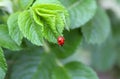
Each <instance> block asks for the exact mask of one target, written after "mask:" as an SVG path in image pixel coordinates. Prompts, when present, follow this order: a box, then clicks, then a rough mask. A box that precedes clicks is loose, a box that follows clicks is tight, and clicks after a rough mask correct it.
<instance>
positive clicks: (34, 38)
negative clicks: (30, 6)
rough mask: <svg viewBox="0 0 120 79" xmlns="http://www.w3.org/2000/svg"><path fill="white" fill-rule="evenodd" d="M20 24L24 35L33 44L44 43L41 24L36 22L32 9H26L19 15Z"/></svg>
mask: <svg viewBox="0 0 120 79" xmlns="http://www.w3.org/2000/svg"><path fill="white" fill-rule="evenodd" d="M23 17H24V18H23ZM18 24H19V28H20V31H21V32H22V34H23V35H24V37H26V38H27V39H28V40H30V41H31V42H32V43H33V44H36V45H42V42H43V37H42V32H41V26H39V25H37V24H36V23H35V22H34V20H33V18H32V14H31V13H30V11H27V10H26V11H24V12H22V13H21V14H20V15H19V17H18Z"/></svg>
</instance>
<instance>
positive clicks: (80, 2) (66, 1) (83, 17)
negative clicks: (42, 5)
mask: <svg viewBox="0 0 120 79" xmlns="http://www.w3.org/2000/svg"><path fill="white" fill-rule="evenodd" d="M60 1H61V3H62V4H63V5H64V6H66V8H67V9H68V11H69V14H70V20H71V25H70V28H71V29H74V28H78V27H80V26H81V25H84V24H85V23H87V22H88V21H89V20H90V19H92V17H93V16H94V14H95V12H96V7H97V6H96V0H60Z"/></svg>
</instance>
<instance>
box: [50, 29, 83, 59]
mask: <svg viewBox="0 0 120 79" xmlns="http://www.w3.org/2000/svg"><path fill="white" fill-rule="evenodd" d="M71 36H72V38H71ZM64 37H65V44H64V45H63V46H62V47H61V46H58V45H51V49H52V51H53V52H54V53H55V54H56V55H57V57H59V58H66V57H68V56H70V55H72V54H73V53H74V52H75V50H76V49H77V47H78V46H79V45H80V42H81V38H82V37H81V35H80V30H79V29H74V30H71V31H70V32H68V31H65V32H64Z"/></svg>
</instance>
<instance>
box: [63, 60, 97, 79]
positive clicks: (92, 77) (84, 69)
mask: <svg viewBox="0 0 120 79" xmlns="http://www.w3.org/2000/svg"><path fill="white" fill-rule="evenodd" d="M65 68H66V70H67V71H68V73H69V75H70V76H71V79H98V77H97V75H96V73H95V72H94V71H93V70H92V69H91V68H90V67H88V66H86V65H84V64H82V63H80V62H70V63H68V64H66V65H65Z"/></svg>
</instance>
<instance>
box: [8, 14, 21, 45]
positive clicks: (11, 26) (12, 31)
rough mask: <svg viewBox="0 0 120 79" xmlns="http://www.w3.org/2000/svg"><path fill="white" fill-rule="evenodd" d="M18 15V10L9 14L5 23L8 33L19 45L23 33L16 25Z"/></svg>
mask: <svg viewBox="0 0 120 79" xmlns="http://www.w3.org/2000/svg"><path fill="white" fill-rule="evenodd" d="M18 16H19V12H17V13H13V14H11V15H10V17H9V19H8V21H7V24H8V30H9V35H10V36H11V38H12V39H13V40H14V41H15V42H16V43H17V44H18V45H20V44H21V42H22V38H23V35H22V33H21V31H20V29H19V26H18Z"/></svg>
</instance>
